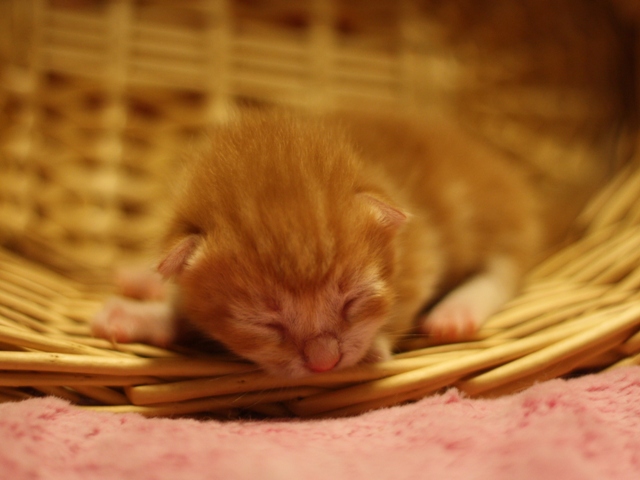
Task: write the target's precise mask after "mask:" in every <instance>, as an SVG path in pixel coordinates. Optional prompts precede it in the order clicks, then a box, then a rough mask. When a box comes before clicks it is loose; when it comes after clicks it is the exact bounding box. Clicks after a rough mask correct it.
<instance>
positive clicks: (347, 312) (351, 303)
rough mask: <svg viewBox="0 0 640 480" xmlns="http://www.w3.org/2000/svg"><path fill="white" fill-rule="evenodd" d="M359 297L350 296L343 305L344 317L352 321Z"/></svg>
mask: <svg viewBox="0 0 640 480" xmlns="http://www.w3.org/2000/svg"><path fill="white" fill-rule="evenodd" d="M358 300H359V297H352V298H348V299H347V300H346V301H345V302H344V305H343V306H342V319H343V320H345V321H347V322H350V321H351V320H353V315H354V310H355V307H356V306H357V303H358Z"/></svg>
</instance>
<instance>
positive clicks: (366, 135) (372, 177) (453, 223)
mask: <svg viewBox="0 0 640 480" xmlns="http://www.w3.org/2000/svg"><path fill="white" fill-rule="evenodd" d="M211 145H212V147H211V151H209V152H206V153H203V154H201V155H200V157H199V158H197V159H196V160H195V161H194V163H193V165H191V167H190V169H189V178H188V179H187V187H186V189H185V190H184V192H183V194H182V195H180V196H179V199H178V201H177V203H176V210H175V211H176V214H175V216H174V221H173V224H172V227H171V229H170V231H169V234H168V236H167V248H168V250H169V251H171V249H172V248H174V246H175V245H176V244H177V243H178V242H179V240H180V239H182V238H185V237H187V236H188V235H191V234H193V233H197V234H199V235H200V236H201V244H200V245H199V246H198V247H197V250H198V253H196V254H195V255H197V258H198V259H197V261H194V262H193V265H192V266H191V268H187V269H186V270H185V271H184V272H183V273H181V274H180V275H178V276H177V277H176V282H177V283H178V285H179V286H180V289H181V306H182V307H181V308H182V309H183V315H184V316H185V317H187V318H189V319H190V320H191V321H192V322H193V323H194V324H196V325H197V326H198V327H199V328H200V329H202V330H203V331H205V332H207V333H208V334H209V335H210V336H212V337H213V338H215V339H217V340H219V341H220V342H222V343H223V344H225V345H226V346H228V347H229V348H230V349H231V350H233V351H234V352H236V353H238V354H239V355H241V356H244V357H247V358H250V359H252V360H254V361H256V362H257V363H258V364H260V365H262V366H263V367H265V368H267V369H268V370H270V371H273V372H277V373H286V374H289V375H300V374H304V373H308V371H309V370H311V371H317V370H321V369H323V368H325V369H329V368H333V366H334V365H333V364H334V363H337V364H338V365H339V366H344V365H351V364H354V363H357V362H358V361H360V360H361V359H363V358H364V357H366V356H368V357H369V358H375V357H376V356H383V357H384V356H385V355H386V354H387V353H388V352H385V351H383V350H384V349H382V348H381V347H379V345H380V343H381V342H382V343H383V344H392V343H393V341H394V340H395V339H397V338H398V336H399V335H397V334H398V333H399V332H408V331H409V330H410V329H411V323H412V321H413V320H415V318H416V316H417V315H418V313H419V312H420V311H421V309H423V308H424V307H425V306H426V305H427V304H428V303H429V302H430V301H432V300H433V299H434V298H437V297H439V296H441V295H442V294H443V293H444V292H445V291H447V290H449V289H450V288H451V287H452V286H454V285H456V284H458V283H460V282H461V281H462V280H463V279H464V278H466V277H469V276H470V275H473V274H474V273H476V272H480V271H483V270H484V269H485V267H486V266H487V262H488V261H490V260H491V259H492V258H493V257H494V256H504V257H508V258H509V259H510V260H511V261H512V262H513V265H514V267H513V268H514V269H515V270H516V272H517V273H516V275H515V277H514V279H513V281H514V282H517V280H518V278H519V276H520V274H521V272H522V271H523V270H524V269H525V268H526V266H527V264H528V262H530V261H531V259H532V257H533V255H534V253H535V252H536V250H537V249H538V232H537V228H538V225H537V222H536V213H535V204H534V201H533V194H532V192H531V191H530V190H529V189H528V186H527V184H526V182H525V180H524V179H523V178H522V177H521V176H520V174H519V173H518V172H517V171H516V170H515V169H513V168H512V167H511V166H510V165H508V164H507V163H506V162H504V161H502V160H500V159H499V158H497V157H496V156H495V153H494V152H490V151H485V150H483V148H482V147H481V146H480V145H476V144H472V143H470V140H468V139H465V138H463V137H460V134H459V133H458V132H455V131H453V130H448V129H444V128H437V127H434V126H430V125H425V124H423V123H421V122H419V121H415V120H414V119H411V120H407V119H400V118H389V117H375V116H371V115H367V116H360V115H348V114H336V115H333V116H332V117H330V118H328V119H321V118H314V117H303V116H302V115H295V114H289V113H284V112H267V113H265V112H259V113H257V112H253V113H246V114H244V116H243V117H242V118H241V119H240V120H238V121H236V122H235V123H232V124H230V125H228V126H226V127H220V128H218V129H216V130H215V131H214V132H213V133H212V138H211ZM347 302H352V304H351V303H350V304H349V311H350V312H349V314H348V315H347V314H345V312H344V311H343V308H344V305H345V303H347ZM482 320H483V319H478V320H477V321H475V324H474V325H471V329H474V328H476V327H477V326H478V324H479V322H480V321H482ZM425 328H426V330H429V326H428V325H427V326H426V327H425ZM438 328H439V327H437V326H436V327H435V330H436V332H435V334H439V333H441V334H442V336H444V337H447V336H448V334H447V333H446V332H442V331H440V332H438V331H437V330H438ZM440 330H442V329H440ZM385 332H386V334H387V339H386V341H381V340H380V341H378V342H377V343H375V340H376V338H377V337H378V336H380V335H385ZM462 333H464V332H453V336H454V337H455V336H456V335H458V336H459V335H461V334H462ZM317 338H329V339H330V340H326V341H325V343H324V344H323V343H321V344H320V347H318V346H317V345H316V343H317V341H316V340H315V339H317ZM336 341H337V343H338V345H339V348H338V350H339V353H333V354H326V355H323V354H321V353H315V352H316V351H317V350H322V347H323V345H324V346H326V349H328V350H332V349H334V348H335V342H336ZM314 342H316V343H314ZM374 344H376V345H378V348H377V349H376V347H372V345H374ZM309 345H313V348H311V347H310V346H309ZM309 351H313V352H314V354H313V355H310V353H309ZM315 357H318V358H315ZM325 357H327V358H328V359H327V358H325ZM315 364H323V365H320V366H319V368H315V367H318V365H315ZM327 365H328V367H327Z"/></svg>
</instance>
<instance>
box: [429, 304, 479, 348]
mask: <svg viewBox="0 0 640 480" xmlns="http://www.w3.org/2000/svg"><path fill="white" fill-rule="evenodd" d="M481 323H482V320H481V319H480V318H479V316H478V314H477V313H476V312H474V309H473V308H472V307H471V306H470V305H468V304H465V303H463V302H443V303H441V304H439V305H436V306H435V308H434V309H433V310H432V311H431V312H429V313H428V314H427V315H426V316H425V317H424V318H423V319H422V322H421V324H420V330H421V331H422V333H424V334H426V335H428V336H430V337H432V338H434V339H435V340H440V341H446V342H454V341H461V340H468V339H470V338H471V337H473V335H474V334H475V333H476V332H477V331H478V329H479V328H480V325H481Z"/></svg>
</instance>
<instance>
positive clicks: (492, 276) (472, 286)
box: [419, 257, 519, 341]
mask: <svg viewBox="0 0 640 480" xmlns="http://www.w3.org/2000/svg"><path fill="white" fill-rule="evenodd" d="M518 277H519V275H518V269H517V268H516V265H515V262H513V261H512V260H511V259H509V258H506V257H496V258H494V259H493V260H492V261H491V262H489V264H488V267H487V268H486V269H485V270H484V271H481V272H480V273H478V274H476V275H474V276H473V277H471V278H470V279H468V280H467V281H466V282H464V283H462V284H461V285H459V286H458V287H457V288H455V289H454V290H452V291H451V292H450V293H449V294H448V295H446V296H445V297H444V298H443V299H442V300H441V301H440V302H439V303H438V304H436V305H435V307H433V309H432V310H431V311H430V312H428V313H427V314H426V315H425V316H424V317H423V318H422V319H421V321H420V324H419V327H420V329H421V331H422V332H423V333H425V334H427V335H429V336H432V337H434V338H436V339H438V340H443V341H459V340H466V339H469V338H471V337H472V336H473V335H474V334H475V333H476V332H477V331H478V330H479V329H480V327H481V326H482V324H483V323H484V322H485V321H486V320H487V319H488V318H489V316H491V315H492V314H494V313H495V312H497V311H498V310H499V309H500V308H501V307H502V306H503V305H504V304H505V303H506V302H507V301H508V300H510V299H511V298H512V297H513V295H514V293H515V291H516V286H517V283H518Z"/></svg>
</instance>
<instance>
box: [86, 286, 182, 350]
mask: <svg viewBox="0 0 640 480" xmlns="http://www.w3.org/2000/svg"><path fill="white" fill-rule="evenodd" d="M91 331H92V333H93V334H94V335H95V336H97V337H102V338H105V339H107V340H111V341H113V342H120V343H132V342H143V343H149V344H152V345H158V346H160V347H166V346H167V345H169V344H171V343H173V342H174V341H175V339H176V336H177V319H176V315H175V313H174V311H173V307H172V306H171V305H170V303H169V302H168V301H166V300H165V301H149V300H132V299H129V298H124V297H112V298H110V299H109V300H108V301H107V302H106V303H105V305H104V307H103V308H102V310H100V311H99V312H98V313H97V314H96V315H95V316H94V318H93V320H92V322H91Z"/></svg>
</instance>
